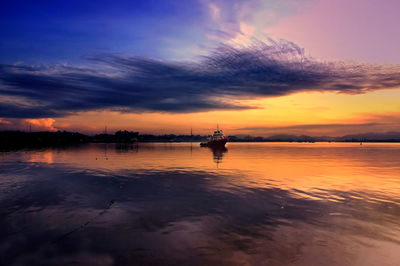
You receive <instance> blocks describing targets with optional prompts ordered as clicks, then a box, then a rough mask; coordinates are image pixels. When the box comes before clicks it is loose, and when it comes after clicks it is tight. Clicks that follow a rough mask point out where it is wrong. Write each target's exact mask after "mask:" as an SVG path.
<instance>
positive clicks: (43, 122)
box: [26, 118, 57, 131]
mask: <svg viewBox="0 0 400 266" xmlns="http://www.w3.org/2000/svg"><path fill="white" fill-rule="evenodd" d="M55 121H56V120H54V119H53V118H39V119H26V122H28V123H29V124H30V125H31V126H33V127H35V128H39V129H40V130H49V131H56V130H57V129H56V128H55V127H54V125H53V124H54V122H55Z"/></svg>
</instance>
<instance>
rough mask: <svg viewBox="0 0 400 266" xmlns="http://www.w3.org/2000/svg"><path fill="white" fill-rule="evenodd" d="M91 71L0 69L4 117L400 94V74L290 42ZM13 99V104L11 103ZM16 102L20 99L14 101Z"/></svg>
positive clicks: (112, 63)
mask: <svg viewBox="0 0 400 266" xmlns="http://www.w3.org/2000/svg"><path fill="white" fill-rule="evenodd" d="M89 60H90V62H91V65H92V67H79V68H76V67H69V66H55V67H37V66H26V65H4V64H3V65H0V100H1V102H0V117H5V118H43V117H60V116H67V115H70V114H73V113H76V112H80V111H89V110H99V109H102V110H104V109H107V110H114V111H120V112H145V111H150V112H153V111H156V112H170V113H182V112H204V111H210V110H243V109H251V108H256V107H255V106H249V105H244V104H242V103H240V101H241V100H245V99H256V98H264V97H274V96H282V95H288V94H291V93H296V92H302V91H331V92H332V91H333V92H338V93H347V94H358V93H365V92H369V91H373V90H379V89H388V88H396V87H399V86H400V66H398V65H391V66H389V65H372V64H354V63H353V64H347V63H343V62H335V63H326V62H319V61H316V60H314V59H312V58H309V57H306V56H305V55H304V50H303V49H302V48H300V47H298V46H297V45H296V44H294V43H291V42H288V41H283V40H282V41H274V40H271V39H270V40H268V43H264V42H260V41H253V43H252V45H251V46H248V47H241V48H236V47H232V46H228V45H221V46H220V47H219V48H217V49H215V50H213V51H212V52H210V54H209V55H208V56H203V57H201V58H200V59H199V60H198V61H196V62H176V61H174V62H173V61H161V60H155V59H152V58H144V57H123V56H118V55H113V54H105V55H98V56H95V57H91V58H90V59H89ZM6 99H8V100H6ZM9 99H18V101H13V100H9Z"/></svg>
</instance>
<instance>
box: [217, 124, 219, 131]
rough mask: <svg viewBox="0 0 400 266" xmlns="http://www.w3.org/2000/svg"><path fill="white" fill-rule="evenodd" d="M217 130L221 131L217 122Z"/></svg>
mask: <svg viewBox="0 0 400 266" xmlns="http://www.w3.org/2000/svg"><path fill="white" fill-rule="evenodd" d="M217 131H219V124H218V123H217Z"/></svg>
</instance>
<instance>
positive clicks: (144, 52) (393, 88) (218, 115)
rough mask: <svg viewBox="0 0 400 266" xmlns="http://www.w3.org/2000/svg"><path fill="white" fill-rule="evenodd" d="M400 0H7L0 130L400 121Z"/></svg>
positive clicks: (342, 126)
mask: <svg viewBox="0 0 400 266" xmlns="http://www.w3.org/2000/svg"><path fill="white" fill-rule="evenodd" d="M399 12H400V2H399V1H396V0H385V1H378V0H335V1H332V0H254V1H247V0H246V1H245V0H243V1H234V0H224V1H211V0H187V1H173V0H164V1H161V0H143V1H111V0H109V1H106V0H98V1H83V0H81V1H73V0H69V1H61V0H60V1H40V0H38V1H19V0H13V1H8V0H5V1H2V7H1V9H0V130H9V129H19V130H27V129H28V128H29V126H30V127H31V128H32V130H35V131H36V130H52V131H55V130H68V131H79V132H83V133H88V134H94V133H99V132H102V131H103V130H104V127H105V126H107V128H108V131H109V132H113V131H115V130H119V129H126V130H134V131H139V132H140V133H154V134H166V133H175V134H189V133H190V129H191V128H193V133H194V134H208V133H210V130H212V129H213V128H214V127H215V125H216V123H219V124H220V125H221V127H222V128H223V129H224V131H225V133H226V134H228V135H234V134H250V135H254V136H269V135H274V134H308V135H312V136H320V135H330V136H340V135H345V134H355V133H365V132H387V131H400V49H399V43H400V27H399V25H400V19H399Z"/></svg>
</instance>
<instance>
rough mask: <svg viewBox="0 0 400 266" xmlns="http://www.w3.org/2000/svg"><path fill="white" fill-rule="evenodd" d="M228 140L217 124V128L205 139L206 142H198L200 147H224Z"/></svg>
mask: <svg viewBox="0 0 400 266" xmlns="http://www.w3.org/2000/svg"><path fill="white" fill-rule="evenodd" d="M227 141H228V139H227V137H225V136H224V133H222V130H220V129H219V126H218V125H217V130H215V131H214V133H213V134H212V135H211V136H210V137H209V138H208V139H207V141H206V142H202V143H200V146H201V147H225V144H226V142H227Z"/></svg>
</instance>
